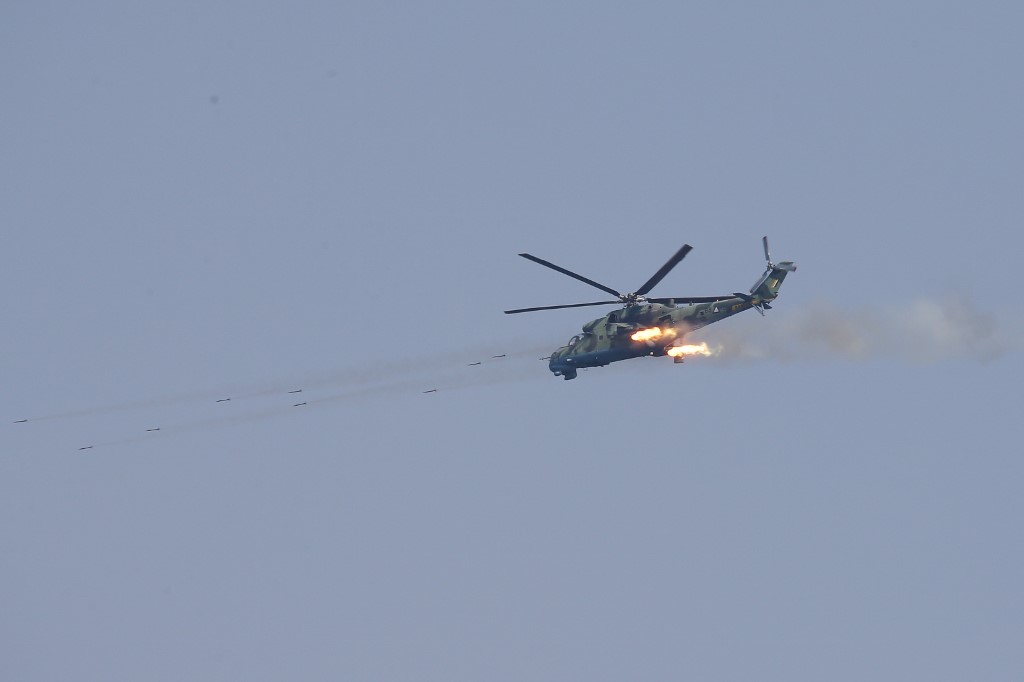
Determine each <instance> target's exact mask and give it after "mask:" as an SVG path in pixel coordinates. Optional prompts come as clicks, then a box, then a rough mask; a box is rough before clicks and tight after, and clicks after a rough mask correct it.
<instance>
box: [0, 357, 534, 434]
mask: <svg viewBox="0 0 1024 682" xmlns="http://www.w3.org/2000/svg"><path fill="white" fill-rule="evenodd" d="M516 345H517V344H515V342H512V343H509V341H508V340H505V341H504V342H502V343H500V344H499V343H488V344H481V345H480V346H478V347H474V348H465V349H460V350H452V351H446V352H442V353H433V354H429V355H413V354H409V355H406V356H404V357H402V358H400V359H391V360H388V361H386V362H374V361H368V362H366V363H364V364H362V365H360V366H358V367H355V366H352V367H338V368H333V369H327V370H322V371H316V372H310V373H308V374H306V375H304V376H301V377H291V378H286V377H280V378H273V379H267V380H265V381H263V382H261V383H250V384H249V385H247V386H246V385H239V384H233V385H230V386H223V387H221V388H211V389H205V390H197V391H193V392H187V393H177V394H171V395H165V396H158V397H144V398H139V399H136V400H125V401H121V402H114V403H108V404H103V405H89V406H83V407H80V408H74V409H70V410H65V411H61V412H53V413H49V414H42V415H30V416H28V417H22V416H20V415H19V416H18V418H17V419H16V420H15V419H10V420H9V421H17V422H19V423H21V422H41V421H51V420H59V419H69V418H74V417H90V416H101V415H108V414H112V413H117V412H127V411H131V410H143V409H151V408H155V407H168V406H171V405H175V404H182V403H189V402H193V403H198V402H211V403H212V402H215V401H216V402H225V401H226V400H227V399H230V400H236V401H237V400H243V399H248V398H259V397H265V396H270V395H275V394H278V393H287V392H289V391H292V390H295V389H303V390H310V389H317V388H331V387H339V386H353V385H355V386H361V385H366V384H376V383H380V382H387V381H389V380H391V379H394V378H396V377H399V376H402V377H413V376H420V375H423V374H427V373H430V372H434V371H439V370H445V369H449V370H453V369H456V368H458V367H461V366H463V365H466V364H468V363H469V362H470V361H479V362H481V363H483V364H484V365H487V364H489V363H490V362H495V361H497V360H498V359H497V358H492V357H491V356H492V355H493V354H495V350H494V349H496V348H498V349H503V348H508V347H510V346H516ZM524 345H525V344H524ZM520 347H522V346H520ZM546 348H547V347H546V346H539V345H537V344H536V343H535V342H534V343H531V344H529V345H528V346H526V347H525V348H523V349H521V350H518V351H502V352H501V353H500V355H501V356H502V358H508V359H516V358H526V357H539V355H540V354H543V353H545V352H546V350H542V349H546Z"/></svg>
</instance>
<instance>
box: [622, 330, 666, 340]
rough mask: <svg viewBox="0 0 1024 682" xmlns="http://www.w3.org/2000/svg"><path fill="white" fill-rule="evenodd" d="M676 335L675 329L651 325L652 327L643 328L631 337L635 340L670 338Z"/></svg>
mask: <svg viewBox="0 0 1024 682" xmlns="http://www.w3.org/2000/svg"><path fill="white" fill-rule="evenodd" d="M675 335H676V332H675V330H674V329H662V328H661V327H651V328H650V329H641V330H640V331H638V332H635V333H634V334H633V335H632V336H630V337H629V338H631V339H633V340H634V341H654V340H655V339H670V338H672V337H673V336H675Z"/></svg>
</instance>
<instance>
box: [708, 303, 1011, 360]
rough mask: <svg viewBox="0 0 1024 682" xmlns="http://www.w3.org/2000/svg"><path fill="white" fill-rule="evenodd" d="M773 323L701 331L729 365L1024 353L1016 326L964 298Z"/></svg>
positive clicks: (807, 312) (799, 312)
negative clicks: (1020, 351)
mask: <svg viewBox="0 0 1024 682" xmlns="http://www.w3.org/2000/svg"><path fill="white" fill-rule="evenodd" d="M768 315H769V317H770V319H769V320H761V319H759V318H757V317H756V316H755V317H754V318H753V319H752V318H751V317H750V316H744V317H745V319H735V320H729V321H725V322H723V323H721V324H716V325H714V326H712V327H708V328H706V329H704V330H701V332H698V333H695V335H694V336H695V337H698V336H699V338H702V339H706V340H707V341H708V343H709V345H711V346H712V347H720V348H721V352H720V353H719V355H718V357H719V358H720V359H722V360H727V361H728V360H732V361H739V360H753V359H768V358H771V359H777V360H785V361H797V360H803V359H808V358H810V359H814V358H818V359H823V358H829V357H832V358H844V359H847V360H868V359H871V358H881V357H884V358H895V359H900V360H904V361H909V362H923V363H927V362H938V361H941V360H947V359H952V358H957V357H969V358H975V359H977V360H981V361H992V360H996V359H998V358H1000V357H1002V356H1003V355H1005V354H1007V353H1009V352H1012V351H1015V350H1019V349H1020V348H1021V346H1022V343H1021V335H1020V334H1019V333H1014V332H1011V331H1009V330H1008V328H1009V327H1010V326H1011V325H1012V324H1013V322H1008V321H1006V320H1001V319H1000V318H999V317H997V316H996V315H994V314H993V313H991V312H988V311H986V310H983V309H981V308H979V307H978V306H976V305H974V304H972V303H970V302H968V301H965V300H960V299H950V300H942V301H936V300H929V299H918V300H915V301H911V302H908V303H904V304H898V303H887V304H884V305H879V306H867V307H865V306H850V305H848V304H839V303H830V302H826V301H819V302H816V303H812V304H810V305H807V306H804V307H802V308H800V309H788V310H787V309H784V308H782V306H781V305H780V307H779V309H776V310H773V311H770V312H769V313H768Z"/></svg>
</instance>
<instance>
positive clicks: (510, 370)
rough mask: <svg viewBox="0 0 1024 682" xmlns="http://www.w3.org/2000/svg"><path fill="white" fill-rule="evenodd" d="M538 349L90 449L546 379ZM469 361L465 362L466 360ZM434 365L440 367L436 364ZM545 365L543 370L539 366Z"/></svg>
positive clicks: (190, 423)
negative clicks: (351, 406)
mask: <svg viewBox="0 0 1024 682" xmlns="http://www.w3.org/2000/svg"><path fill="white" fill-rule="evenodd" d="M534 355H535V354H534V353H532V352H527V351H523V352H520V353H515V354H505V355H503V356H502V357H501V358H491V359H492V360H493V361H494V362H491V363H487V365H488V366H486V367H484V368H476V367H469V366H466V367H465V368H464V369H465V371H461V370H460V371H456V369H455V368H453V369H449V370H447V371H445V370H441V371H439V373H438V374H436V375H433V376H427V377H423V376H419V377H412V376H409V377H405V378H402V379H398V380H396V379H391V380H387V381H376V382H373V381H366V382H363V383H361V384H351V385H350V386H348V388H346V389H345V390H343V391H341V392H336V393H329V394H327V395H322V396H309V397H306V399H305V400H302V401H301V406H300V405H297V404H295V403H293V402H291V400H288V401H286V402H284V403H281V404H279V405H273V406H265V407H262V408H256V409H252V408H250V409H246V410H244V411H240V412H233V413H231V414H222V415H219V416H213V417H202V418H198V419H193V420H188V421H183V422H178V423H174V424H168V425H162V426H161V427H160V429H159V430H158V431H157V430H153V431H150V430H147V431H144V432H140V433H136V434H134V435H130V436H125V437H121V438H114V439H109V440H102V441H97V442H95V443H93V444H92V446H91V447H90V448H89V449H91V450H102V449H105V448H108V447H111V446H122V445H129V444H133V443H139V442H143V441H149V440H152V439H155V438H167V437H171V436H174V435H176V434H182V433H191V432H195V431H203V430H210V429H219V428H225V427H230V426H237V425H243V424H246V423H251V422H254V421H262V420H265V419H271V418H275V417H282V416H285V415H288V414H295V410H297V409H301V410H307V409H317V408H320V409H329V408H331V407H339V406H341V405H344V404H346V403H348V404H351V403H356V402H359V403H362V402H364V401H370V400H382V399H386V398H394V397H396V396H399V395H406V396H410V397H412V396H418V395H422V394H423V393H424V392H425V391H427V390H430V389H436V392H437V393H438V396H437V397H434V396H433V395H430V396H427V395H423V399H424V400H436V399H438V398H442V399H443V395H444V394H445V393H449V392H452V391H457V390H461V389H467V388H474V387H481V386H492V385H498V384H508V383H512V382H520V381H530V380H538V381H540V380H547V379H549V378H550V377H549V376H548V374H547V371H546V370H547V368H546V367H542V368H537V367H534V366H532V365H534V364H539V363H536V358H535V357H534ZM462 364H464V365H465V364H466V363H462ZM434 369H435V370H436V369H438V368H436V367H435V368H434ZM538 369H542V370H543V371H537V370H538Z"/></svg>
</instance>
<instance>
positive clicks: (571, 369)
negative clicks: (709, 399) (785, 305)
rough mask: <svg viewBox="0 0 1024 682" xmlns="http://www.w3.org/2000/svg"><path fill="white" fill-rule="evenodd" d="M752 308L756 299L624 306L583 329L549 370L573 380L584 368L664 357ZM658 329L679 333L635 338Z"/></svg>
mask: <svg viewBox="0 0 1024 682" xmlns="http://www.w3.org/2000/svg"><path fill="white" fill-rule="evenodd" d="M682 303H685V302H682ZM752 307H753V304H752V303H751V301H749V300H744V299H742V298H739V297H732V298H722V299H721V300H717V301H714V302H710V303H694V304H689V305H679V306H671V305H664V304H661V303H640V304H637V305H631V306H627V307H625V308H620V309H619V310H616V311H615V312H613V313H609V314H607V315H605V316H604V317H599V318H598V319H596V320H591V321H590V322H588V323H587V324H585V325H583V333H582V334H579V335H577V336H574V337H573V338H572V339H570V340H569V343H568V344H567V345H565V346H562V347H561V348H559V349H558V350H556V351H554V352H553V353H552V354H551V359H550V361H549V362H548V368H549V369H550V370H551V371H552V372H554V374H555V376H564V377H565V378H566V379H572V378H574V377H575V376H576V371H577V370H578V369H580V368H583V367H602V366H604V365H607V364H609V363H612V362H617V361H619V360H627V359H629V358H638V357H642V356H646V355H653V356H662V355H665V354H666V353H667V352H668V349H669V348H671V347H672V345H673V344H674V343H678V342H679V341H680V340H681V339H682V338H683V336H685V335H686V334H687V333H689V332H691V331H694V330H697V329H700V328H701V327H706V326H707V325H709V324H712V323H714V322H718V321H719V320H724V319H725V318H727V317H730V316H732V315H735V314H736V313H741V312H743V311H744V310H749V309H750V308H752ZM653 327H658V328H660V329H661V330H662V331H667V330H672V332H674V333H673V334H667V335H666V336H664V337H661V338H658V339H652V340H649V341H634V340H633V339H631V338H630V337H631V336H632V335H633V334H635V333H636V332H638V331H640V330H642V329H650V328H653Z"/></svg>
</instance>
